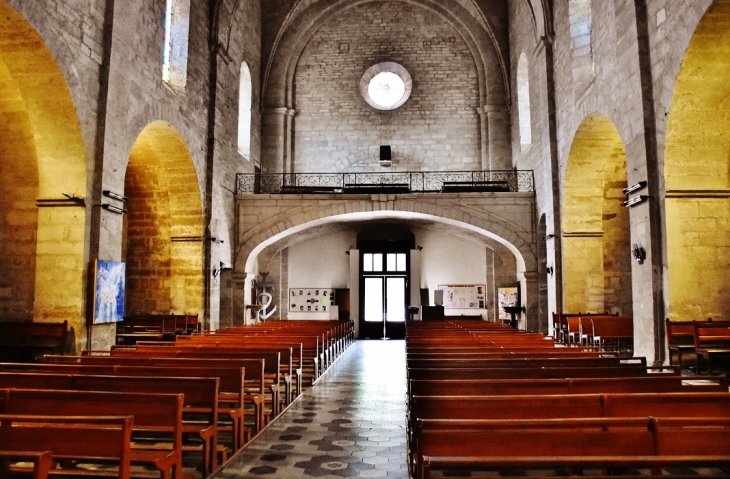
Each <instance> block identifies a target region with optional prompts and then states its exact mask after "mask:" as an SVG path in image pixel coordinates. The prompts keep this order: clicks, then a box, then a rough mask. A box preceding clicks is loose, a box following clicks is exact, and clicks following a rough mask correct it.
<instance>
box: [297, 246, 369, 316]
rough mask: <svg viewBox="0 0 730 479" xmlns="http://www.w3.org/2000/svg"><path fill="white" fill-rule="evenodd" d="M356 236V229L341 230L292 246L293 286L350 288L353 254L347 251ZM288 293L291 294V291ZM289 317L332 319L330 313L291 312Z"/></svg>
mask: <svg viewBox="0 0 730 479" xmlns="http://www.w3.org/2000/svg"><path fill="white" fill-rule="evenodd" d="M355 240H356V238H355V234H354V233H352V232H339V233H334V234H327V235H324V236H321V237H319V238H315V239H312V240H307V241H302V242H300V243H297V244H295V245H293V246H291V247H289V268H288V271H289V287H290V288H321V289H324V288H327V289H334V288H347V287H348V284H349V281H350V257H349V256H347V255H346V254H345V251H347V250H348V249H349V248H350V246H351V245H354V244H355ZM286 294H287V296H288V294H289V292H288V291H287V292H286ZM284 307H288V305H284ZM288 317H289V319H330V314H329V312H327V313H299V312H289V313H288Z"/></svg>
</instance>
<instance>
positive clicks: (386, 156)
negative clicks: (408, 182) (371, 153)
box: [380, 145, 390, 161]
mask: <svg viewBox="0 0 730 479" xmlns="http://www.w3.org/2000/svg"><path fill="white" fill-rule="evenodd" d="M380 161H390V145H380Z"/></svg>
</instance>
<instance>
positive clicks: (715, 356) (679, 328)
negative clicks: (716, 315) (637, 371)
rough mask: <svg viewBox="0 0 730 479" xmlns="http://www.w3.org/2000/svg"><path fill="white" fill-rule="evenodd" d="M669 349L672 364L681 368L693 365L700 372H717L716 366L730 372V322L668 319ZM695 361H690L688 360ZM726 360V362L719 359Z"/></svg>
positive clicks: (666, 326) (710, 319)
mask: <svg viewBox="0 0 730 479" xmlns="http://www.w3.org/2000/svg"><path fill="white" fill-rule="evenodd" d="M665 330H666V334H667V348H668V350H669V363H670V364H674V363H675V362H676V363H677V364H678V365H679V367H680V368H681V369H687V368H689V367H690V366H692V367H694V368H695V371H696V372H697V373H703V372H705V371H706V372H707V373H708V374H709V373H711V372H713V371H714V370H715V367H716V366H721V365H722V366H724V371H725V372H727V371H728V369H729V368H728V365H730V362H728V359H730V321H713V320H712V318H708V319H707V320H705V321H670V320H669V318H667V319H666V323H665ZM688 357H689V358H694V361H687V358H688ZM722 359H724V360H725V362H724V363H720V362H719V361H718V360H722Z"/></svg>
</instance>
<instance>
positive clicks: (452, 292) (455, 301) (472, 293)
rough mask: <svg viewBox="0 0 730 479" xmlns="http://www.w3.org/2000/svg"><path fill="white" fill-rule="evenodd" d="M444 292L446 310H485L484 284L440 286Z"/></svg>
mask: <svg viewBox="0 0 730 479" xmlns="http://www.w3.org/2000/svg"><path fill="white" fill-rule="evenodd" d="M439 289H440V290H442V291H443V292H444V309H484V308H485V306H484V304H485V303H484V291H485V290H486V288H485V286H484V285H483V284H440V285H439Z"/></svg>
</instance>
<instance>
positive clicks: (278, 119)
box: [261, 108, 290, 173]
mask: <svg viewBox="0 0 730 479" xmlns="http://www.w3.org/2000/svg"><path fill="white" fill-rule="evenodd" d="M288 111H289V109H288V108H268V109H266V110H264V113H263V115H262V118H261V123H262V128H261V131H262V132H264V134H263V136H262V138H261V171H262V173H282V172H284V171H285V163H284V161H285V155H286V151H287V142H288V140H289V136H288V134H287V127H288V125H289V124H290V121H287V119H288V116H287V112H288Z"/></svg>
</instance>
